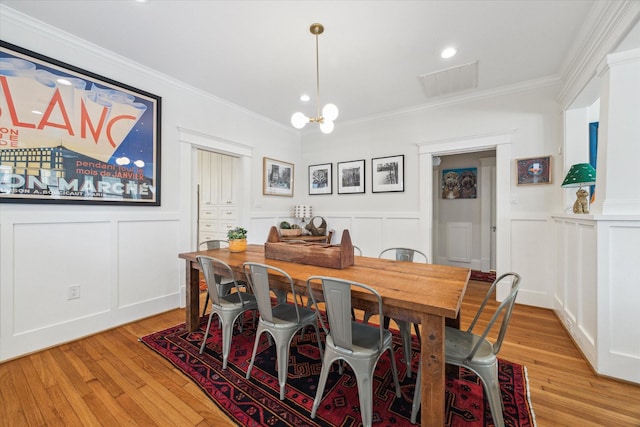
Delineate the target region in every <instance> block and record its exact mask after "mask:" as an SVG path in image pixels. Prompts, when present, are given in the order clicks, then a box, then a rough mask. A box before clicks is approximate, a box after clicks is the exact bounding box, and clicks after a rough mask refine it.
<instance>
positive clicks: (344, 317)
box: [307, 276, 400, 427]
mask: <svg viewBox="0 0 640 427" xmlns="http://www.w3.org/2000/svg"><path fill="white" fill-rule="evenodd" d="M314 281H320V282H321V283H322V291H323V297H324V303H325V307H326V313H327V320H328V322H329V328H327V325H326V324H325V322H324V321H323V320H322V316H318V318H319V319H320V323H321V325H322V328H323V329H324V331H325V333H326V342H325V352H324V358H323V360H322V369H321V370H320V379H319V381H318V389H317V391H316V397H315V399H314V401H313V407H312V409H311V418H315V416H316V412H317V410H318V405H320V401H321V400H322V394H323V392H324V388H325V385H326V382H327V376H328V374H329V370H330V369H331V365H332V364H333V362H335V361H345V362H346V363H348V364H349V365H350V366H351V368H352V370H353V372H354V374H355V376H356V382H357V385H358V395H359V397H360V414H361V416H362V424H363V426H365V427H369V426H371V422H372V417H373V384H372V382H373V372H374V370H375V367H376V364H377V363H378V359H380V356H381V355H382V353H383V352H384V351H385V350H387V351H388V352H389V357H390V358H391V368H392V374H393V381H394V383H395V392H396V397H400V384H399V382H398V370H397V368H396V362H395V357H394V354H393V349H392V348H391V341H392V335H391V332H389V330H388V329H385V328H384V327H383V326H382V324H380V325H378V326H372V325H367V324H364V323H360V322H354V321H352V320H351V289H352V287H355V288H360V289H361V290H365V291H368V292H370V293H371V294H372V295H373V296H374V297H375V298H376V300H377V302H378V312H379V313H380V314H382V298H381V297H380V294H379V293H378V292H377V291H376V290H375V289H373V288H372V287H370V286H367V285H364V284H361V283H353V282H347V281H344V280H341V279H336V278H332V277H324V276H311V277H309V279H307V291H308V293H309V295H310V298H312V299H313V304H314V306H315V307H316V309H317V304H318V303H317V301H316V300H315V297H314V296H313V292H312V286H311V283H312V282H314ZM339 372H340V373H342V363H341V362H340V363H339Z"/></svg>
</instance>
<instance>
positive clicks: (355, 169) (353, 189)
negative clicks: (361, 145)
mask: <svg viewBox="0 0 640 427" xmlns="http://www.w3.org/2000/svg"><path fill="white" fill-rule="evenodd" d="M365 172H366V171H365V161H364V160H352V161H349V162H339V163H338V173H337V182H338V194H358V193H364V192H365V190H366V188H365Z"/></svg>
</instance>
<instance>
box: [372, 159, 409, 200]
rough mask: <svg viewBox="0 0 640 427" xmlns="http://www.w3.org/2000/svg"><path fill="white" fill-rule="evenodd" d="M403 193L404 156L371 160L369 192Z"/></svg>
mask: <svg viewBox="0 0 640 427" xmlns="http://www.w3.org/2000/svg"><path fill="white" fill-rule="evenodd" d="M390 191H404V155H399V156H391V157H378V158H376V159H371V192H372V193H385V192H390Z"/></svg>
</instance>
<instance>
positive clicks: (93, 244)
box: [0, 210, 184, 361]
mask: <svg viewBox="0 0 640 427" xmlns="http://www.w3.org/2000/svg"><path fill="white" fill-rule="evenodd" d="M0 223H1V224H2V227H1V234H2V243H1V244H0V253H2V259H1V260H0V267H1V268H0V270H1V271H0V280H1V283H2V287H1V288H0V308H1V310H0V312H1V317H0V321H1V331H0V337H1V340H0V361H3V360H7V359H11V358H15V357H18V356H20V355H23V354H27V353H30V352H33V351H37V350H40V349H42V348H46V347H50V346H53V345H57V344H60V343H64V342H68V341H71V340H74V339H77V338H81V337H84V336H87V335H90V334H93V333H96V332H100V331H103V330H106V329H110V328H113V327H115V326H118V325H121V324H124V323H127V322H131V321H134V320H137V319H140V318H143V317H147V316H150V315H153V314H157V313H159V312H163V311H167V310H170V309H173V308H176V307H178V306H179V305H180V303H181V301H180V292H179V291H180V275H181V274H183V271H184V266H183V263H181V262H180V261H181V260H179V259H178V257H177V254H178V253H179V247H178V241H179V238H178V237H179V232H178V230H179V221H178V215H177V214H175V215H174V214H154V213H149V212H148V210H146V212H145V213H130V214H117V213H116V214H114V212H113V211H110V213H105V212H103V213H99V214H96V213H93V212H92V213H87V211H84V213H83V214H80V213H77V212H74V213H73V214H69V213H60V214H59V215H58V214H51V213H49V214H48V215H47V219H46V220H43V219H42V218H39V217H38V215H37V214H36V213H34V211H30V212H29V213H28V214H27V215H25V214H24V212H23V213H22V214H13V213H3V215H2V221H1V222H0ZM70 286H79V288H80V297H79V298H77V299H68V292H69V287H70Z"/></svg>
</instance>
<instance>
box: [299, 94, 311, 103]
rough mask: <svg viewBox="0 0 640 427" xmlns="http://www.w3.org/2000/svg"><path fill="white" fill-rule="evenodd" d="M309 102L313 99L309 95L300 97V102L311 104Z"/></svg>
mask: <svg viewBox="0 0 640 427" xmlns="http://www.w3.org/2000/svg"><path fill="white" fill-rule="evenodd" d="M309 100H311V97H310V96H309V95H307V94H306V93H305V94H302V95H300V101H302V102H309Z"/></svg>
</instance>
